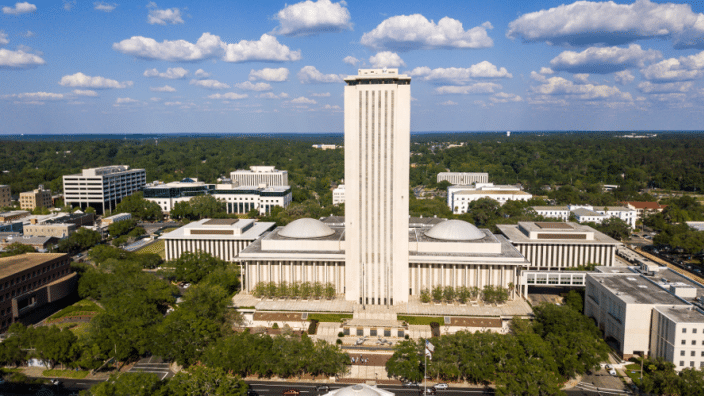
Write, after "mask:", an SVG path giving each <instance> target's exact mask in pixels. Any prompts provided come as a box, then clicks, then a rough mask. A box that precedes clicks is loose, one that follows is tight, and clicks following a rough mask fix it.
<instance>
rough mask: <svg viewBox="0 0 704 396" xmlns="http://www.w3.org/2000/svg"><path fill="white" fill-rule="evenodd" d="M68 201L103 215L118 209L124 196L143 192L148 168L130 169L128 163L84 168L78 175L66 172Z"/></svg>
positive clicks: (65, 183)
mask: <svg viewBox="0 0 704 396" xmlns="http://www.w3.org/2000/svg"><path fill="white" fill-rule="evenodd" d="M63 181H64V202H65V203H66V205H72V206H78V207H80V208H81V209H82V210H83V209H86V208H87V207H89V206H90V207H92V208H93V209H95V211H96V213H97V214H103V213H106V212H109V211H112V210H113V209H115V206H117V204H119V203H120V202H121V201H122V199H123V198H124V197H126V196H128V195H132V194H133V193H135V192H137V191H141V190H142V189H143V188H144V186H145V185H146V184H147V173H146V171H145V170H144V169H130V167H129V166H127V165H114V166H104V167H100V168H90V169H83V172H82V173H79V174H76V175H65V176H64V177H63Z"/></svg>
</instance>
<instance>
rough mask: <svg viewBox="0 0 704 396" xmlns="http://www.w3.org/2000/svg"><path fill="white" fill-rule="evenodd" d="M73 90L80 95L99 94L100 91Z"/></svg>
mask: <svg viewBox="0 0 704 396" xmlns="http://www.w3.org/2000/svg"><path fill="white" fill-rule="evenodd" d="M72 92H73V94H74V95H78V96H93V97H95V96H98V93H97V92H95V91H93V90H92V89H74V90H73V91H72Z"/></svg>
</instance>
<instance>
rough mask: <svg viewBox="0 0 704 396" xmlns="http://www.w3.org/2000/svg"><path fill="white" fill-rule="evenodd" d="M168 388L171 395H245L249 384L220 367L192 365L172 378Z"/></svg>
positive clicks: (168, 393)
mask: <svg viewBox="0 0 704 396" xmlns="http://www.w3.org/2000/svg"><path fill="white" fill-rule="evenodd" d="M166 389H167V392H166V394H167V395H169V396H244V395H245V394H246V393H247V384H246V383H245V382H244V381H242V380H241V379H239V378H237V377H235V378H232V377H229V376H228V375H227V373H226V372H225V370H222V369H219V368H209V367H204V366H192V367H191V368H190V369H189V370H188V372H185V371H181V372H179V373H178V374H176V375H175V376H174V377H173V378H171V379H170V380H169V382H168V383H167V385H166Z"/></svg>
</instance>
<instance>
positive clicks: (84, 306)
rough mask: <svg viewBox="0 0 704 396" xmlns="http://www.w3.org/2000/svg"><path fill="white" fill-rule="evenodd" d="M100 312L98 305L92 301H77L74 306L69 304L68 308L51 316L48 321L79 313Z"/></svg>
mask: <svg viewBox="0 0 704 396" xmlns="http://www.w3.org/2000/svg"><path fill="white" fill-rule="evenodd" d="M100 311H102V309H101V308H100V307H99V306H98V304H96V303H94V302H93V301H90V300H87V299H83V300H81V301H78V302H76V303H74V304H71V305H69V306H68V307H66V308H64V309H62V310H61V311H59V312H57V313H55V314H53V315H51V316H50V317H49V320H54V319H59V318H64V317H67V316H73V315H76V314H77V313H79V312H86V313H91V312H100Z"/></svg>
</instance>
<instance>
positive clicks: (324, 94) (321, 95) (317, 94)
mask: <svg viewBox="0 0 704 396" xmlns="http://www.w3.org/2000/svg"><path fill="white" fill-rule="evenodd" d="M310 96H315V97H318V98H329V97H330V92H314V93H312V94H310Z"/></svg>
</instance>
